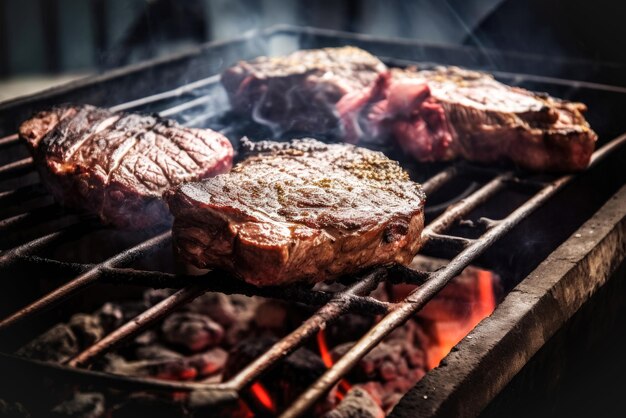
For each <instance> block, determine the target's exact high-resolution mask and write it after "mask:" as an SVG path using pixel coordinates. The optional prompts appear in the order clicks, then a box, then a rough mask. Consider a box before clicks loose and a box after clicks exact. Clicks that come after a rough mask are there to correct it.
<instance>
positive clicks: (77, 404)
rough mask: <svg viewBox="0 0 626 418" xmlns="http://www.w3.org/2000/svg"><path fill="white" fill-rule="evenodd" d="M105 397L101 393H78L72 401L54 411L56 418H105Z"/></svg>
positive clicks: (55, 408)
mask: <svg viewBox="0 0 626 418" xmlns="http://www.w3.org/2000/svg"><path fill="white" fill-rule="evenodd" d="M104 412H105V408H104V396H103V395H102V394H101V393H76V394H75V395H74V397H73V398H72V399H69V400H67V401H65V402H62V403H60V404H59V405H57V406H55V407H54V408H53V409H52V416H53V417H56V418H61V417H68V418H70V417H71V418H98V417H102V416H104Z"/></svg>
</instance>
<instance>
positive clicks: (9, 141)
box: [0, 134, 19, 147]
mask: <svg viewBox="0 0 626 418" xmlns="http://www.w3.org/2000/svg"><path fill="white" fill-rule="evenodd" d="M18 142H19V137H18V136H17V134H13V135H9V136H5V137H4V138H0V147H6V146H9V145H13V144H17V143H18Z"/></svg>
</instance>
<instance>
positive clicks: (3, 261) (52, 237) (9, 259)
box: [0, 221, 93, 268]
mask: <svg viewBox="0 0 626 418" xmlns="http://www.w3.org/2000/svg"><path fill="white" fill-rule="evenodd" d="M85 230H88V231H93V225H91V224H90V223H89V222H84V221H80V222H79V221H77V222H76V223H75V224H72V225H68V226H67V227H65V228H64V229H61V230H60V231H55V232H51V233H49V234H47V235H44V236H43V237H39V238H36V239H34V240H32V241H29V242H27V243H25V244H22V245H20V246H18V247H15V248H12V249H10V250H8V251H5V252H4V253H2V254H0V268H5V267H6V266H8V265H10V264H11V263H14V262H16V261H18V260H19V257H22V256H25V255H27V254H31V253H33V252H35V251H37V250H40V249H42V248H44V247H46V246H47V245H50V244H52V243H54V242H55V241H57V240H60V239H71V238H73V237H74V236H79V235H81V234H83V233H85Z"/></svg>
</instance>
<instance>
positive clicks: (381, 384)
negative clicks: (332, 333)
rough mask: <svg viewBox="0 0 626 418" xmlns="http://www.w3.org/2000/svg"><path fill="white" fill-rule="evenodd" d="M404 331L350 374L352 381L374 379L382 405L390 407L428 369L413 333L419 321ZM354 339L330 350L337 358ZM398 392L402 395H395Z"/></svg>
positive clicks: (348, 378) (374, 352) (367, 357)
mask: <svg viewBox="0 0 626 418" xmlns="http://www.w3.org/2000/svg"><path fill="white" fill-rule="evenodd" d="M403 328H404V330H403V332H398V333H397V334H396V335H394V338H388V339H387V340H385V341H384V342H382V343H380V344H379V345H377V346H376V347H375V348H374V349H373V350H372V351H370V352H369V353H368V354H367V355H366V356H365V357H363V358H362V359H361V360H360V361H359V362H358V363H357V366H356V367H355V368H354V370H353V371H352V372H351V373H350V374H349V375H348V376H347V380H348V381H349V382H351V383H366V382H369V384H372V383H375V386H374V387H373V388H375V390H372V392H371V393H376V395H377V396H379V397H380V398H381V399H382V402H381V404H380V405H381V407H382V409H383V410H385V411H389V410H390V409H391V408H392V407H393V406H394V405H395V403H396V402H397V401H398V400H399V398H400V397H401V395H404V394H405V393H406V392H407V391H408V390H409V389H410V388H411V387H413V386H414V385H415V383H417V381H419V380H420V379H421V378H422V377H423V376H424V374H425V373H426V357H425V353H424V350H423V349H422V348H421V347H420V345H419V344H416V341H417V340H418V339H417V338H415V336H414V334H415V333H416V332H417V329H418V328H419V327H417V325H416V324H410V325H405V326H404V327H403ZM352 345H353V343H347V344H342V345H340V346H337V347H335V348H334V349H333V350H332V351H331V355H332V357H333V359H334V360H335V361H336V360H337V359H338V358H340V357H341V356H342V355H343V354H344V353H345V352H346V351H348V350H349V349H350V347H351V346H352ZM395 395H399V396H395Z"/></svg>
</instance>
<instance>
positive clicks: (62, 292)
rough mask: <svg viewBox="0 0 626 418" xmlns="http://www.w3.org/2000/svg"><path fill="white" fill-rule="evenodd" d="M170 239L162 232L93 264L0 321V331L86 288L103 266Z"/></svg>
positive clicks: (143, 251) (135, 257)
mask: <svg viewBox="0 0 626 418" xmlns="http://www.w3.org/2000/svg"><path fill="white" fill-rule="evenodd" d="M170 239H171V232H170V231H167V232H164V233H162V234H160V235H157V236H155V237H153V238H151V239H149V240H147V241H144V242H142V243H141V244H138V245H136V246H134V247H132V248H129V249H127V250H126V251H123V252H121V253H119V254H118V255H116V256H114V257H112V258H109V259H108V260H106V261H104V262H103V263H100V264H98V265H96V266H94V267H93V268H92V269H91V270H89V271H87V272H85V273H83V274H81V275H80V276H78V277H77V278H75V279H73V280H71V281H70V282H68V283H66V284H64V285H63V286H61V287H59V288H57V289H55V290H53V291H52V292H50V293H48V294H46V295H45V296H43V297H42V298H40V299H38V300H36V301H35V302H33V303H31V304H30V305H28V306H26V307H24V308H22V309H20V310H19V311H18V312H16V313H14V314H13V315H11V316H9V317H7V318H5V319H3V320H2V321H0V331H3V330H6V329H7V328H9V327H11V326H13V325H15V324H16V323H18V322H20V321H23V320H25V319H27V318H28V317H30V316H32V315H34V314H37V313H40V312H42V311H45V310H48V309H50V308H52V307H54V306H56V305H57V304H59V303H60V302H61V301H63V300H65V299H66V298H68V297H70V296H71V295H73V294H75V293H76V292H78V291H80V290H82V289H84V288H86V287H87V286H90V285H92V284H93V283H95V282H96V281H97V280H98V278H99V277H100V275H101V274H102V269H103V268H106V267H115V266H117V265H119V264H122V263H129V262H131V261H133V260H135V259H137V258H139V257H141V256H142V255H143V254H145V253H146V252H149V251H154V250H156V249H157V248H159V247H162V246H164V245H166V244H167V243H169V242H170Z"/></svg>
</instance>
